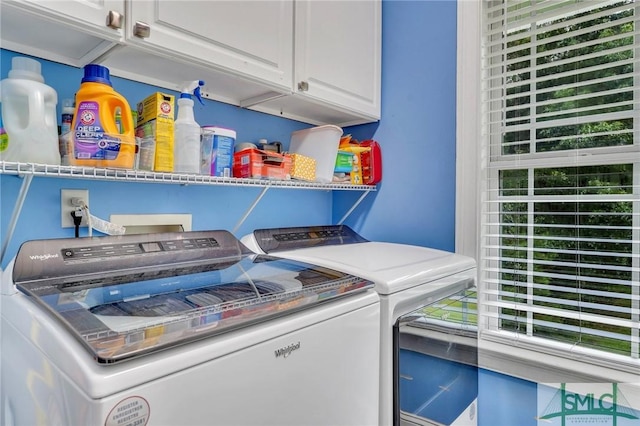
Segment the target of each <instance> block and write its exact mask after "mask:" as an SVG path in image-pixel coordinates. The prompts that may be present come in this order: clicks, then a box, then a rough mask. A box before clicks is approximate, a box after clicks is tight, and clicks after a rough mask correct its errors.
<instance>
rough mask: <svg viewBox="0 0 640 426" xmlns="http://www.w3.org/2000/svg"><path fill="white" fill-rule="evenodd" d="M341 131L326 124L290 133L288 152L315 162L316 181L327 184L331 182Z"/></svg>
mask: <svg viewBox="0 0 640 426" xmlns="http://www.w3.org/2000/svg"><path fill="white" fill-rule="evenodd" d="M342 133H343V132H342V129H341V128H340V127H338V126H333V125H330V124H327V125H325V126H318V127H312V128H310V129H304V130H297V131H295V132H293V133H291V144H290V145H289V151H290V152H291V153H295V154H301V155H306V156H307V157H311V158H313V159H315V160H316V181H317V182H322V183H329V182H331V181H332V180H333V171H334V168H335V166H336V157H337V155H338V145H339V144H340V137H341V136H342Z"/></svg>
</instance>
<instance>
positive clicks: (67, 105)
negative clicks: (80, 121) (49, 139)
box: [58, 99, 75, 166]
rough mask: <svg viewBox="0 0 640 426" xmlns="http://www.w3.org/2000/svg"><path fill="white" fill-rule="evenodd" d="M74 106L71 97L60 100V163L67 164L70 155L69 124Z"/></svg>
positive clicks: (71, 121)
mask: <svg viewBox="0 0 640 426" xmlns="http://www.w3.org/2000/svg"><path fill="white" fill-rule="evenodd" d="M74 112H75V106H74V105H73V99H63V100H62V117H61V121H60V136H59V137H58V143H59V148H60V164H62V165H63V166H68V165H69V156H70V155H71V151H72V149H71V148H72V147H71V124H72V123H73V113H74Z"/></svg>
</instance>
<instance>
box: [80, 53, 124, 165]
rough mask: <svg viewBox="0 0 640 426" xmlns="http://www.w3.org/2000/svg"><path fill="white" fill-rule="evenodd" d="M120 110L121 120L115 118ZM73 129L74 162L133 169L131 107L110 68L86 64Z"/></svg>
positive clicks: (119, 117)
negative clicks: (115, 86) (113, 85)
mask: <svg viewBox="0 0 640 426" xmlns="http://www.w3.org/2000/svg"><path fill="white" fill-rule="evenodd" d="M118 112H120V114H119V116H118V120H120V121H118V120H117V119H116V115H117V113H118ZM71 129H72V132H73V135H72V138H73V155H72V156H71V158H70V159H69V163H70V164H71V165H73V166H85V167H115V168H125V169H132V168H133V166H134V160H135V150H136V143H135V128H134V124H133V118H132V115H131V108H130V107H129V104H128V102H127V100H126V99H125V98H124V97H123V96H122V95H121V94H119V93H118V92H116V91H115V90H114V89H113V87H112V85H111V80H110V77H109V69H108V68H106V67H103V66H102V65H97V64H89V65H86V66H85V67H84V77H83V78H82V83H81V84H80V90H78V92H77V93H76V110H75V114H74V116H73V124H72V126H71Z"/></svg>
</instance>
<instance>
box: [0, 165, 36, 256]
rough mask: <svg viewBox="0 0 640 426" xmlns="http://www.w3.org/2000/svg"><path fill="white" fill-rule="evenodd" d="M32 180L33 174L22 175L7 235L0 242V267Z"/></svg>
mask: <svg viewBox="0 0 640 426" xmlns="http://www.w3.org/2000/svg"><path fill="white" fill-rule="evenodd" d="M32 180H33V175H32V174H27V175H26V176H24V178H23V181H22V185H21V186H20V192H19V193H18V199H17V200H16V204H15V205H14V206H13V213H12V214H11V221H9V227H8V228H7V235H5V237H4V241H3V242H2V249H0V267H2V261H3V260H4V255H5V254H6V253H7V247H8V246H9V242H10V241H11V238H13V232H14V231H15V230H16V224H17V223H18V218H19V217H20V212H21V211H22V205H23V204H24V200H25V198H27V193H28V192H29V187H30V186H31V181H32Z"/></svg>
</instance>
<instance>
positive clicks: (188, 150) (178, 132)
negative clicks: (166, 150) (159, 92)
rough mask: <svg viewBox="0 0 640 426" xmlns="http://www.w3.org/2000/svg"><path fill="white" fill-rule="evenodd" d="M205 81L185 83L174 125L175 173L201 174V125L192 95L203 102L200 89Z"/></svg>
mask: <svg viewBox="0 0 640 426" xmlns="http://www.w3.org/2000/svg"><path fill="white" fill-rule="evenodd" d="M201 86H204V81H202V80H194V81H191V82H188V83H185V85H184V87H183V89H182V93H180V98H179V99H178V117H177V118H176V122H175V124H174V142H173V171H174V172H176V173H193V174H199V173H200V133H201V132H200V125H199V124H198V123H197V122H196V120H195V117H194V115H193V99H191V93H193V94H194V95H195V97H196V98H198V100H199V101H200V103H201V104H203V105H204V102H202V97H201V96H200V87H201Z"/></svg>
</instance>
